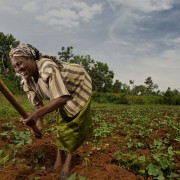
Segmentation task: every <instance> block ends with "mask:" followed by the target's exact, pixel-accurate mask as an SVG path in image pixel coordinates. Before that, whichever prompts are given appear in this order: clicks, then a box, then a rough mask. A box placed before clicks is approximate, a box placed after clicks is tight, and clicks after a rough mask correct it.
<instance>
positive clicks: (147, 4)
mask: <svg viewBox="0 0 180 180" xmlns="http://www.w3.org/2000/svg"><path fill="white" fill-rule="evenodd" d="M108 2H109V3H110V5H111V7H113V8H114V9H115V7H117V6H124V7H128V8H131V9H136V10H141V11H144V12H151V11H162V10H168V9H171V8H172V7H173V3H174V0H158V1H157V0H136V2H134V0H126V1H124V0H108Z"/></svg>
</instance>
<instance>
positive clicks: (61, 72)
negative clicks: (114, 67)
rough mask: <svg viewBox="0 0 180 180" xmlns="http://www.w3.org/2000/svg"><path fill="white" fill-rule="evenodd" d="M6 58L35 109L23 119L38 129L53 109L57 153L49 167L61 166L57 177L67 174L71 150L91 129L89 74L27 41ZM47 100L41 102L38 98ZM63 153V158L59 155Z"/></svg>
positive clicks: (53, 169) (74, 148) (63, 176)
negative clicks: (55, 116) (20, 77)
mask: <svg viewBox="0 0 180 180" xmlns="http://www.w3.org/2000/svg"><path fill="white" fill-rule="evenodd" d="M10 58H11V63H12V66H13V68H14V70H15V72H16V73H18V74H20V75H21V76H22V86H23V90H24V91H25V92H26V93H27V96H28V99H29V101H30V103H31V104H32V105H34V106H35V107H36V109H35V110H34V111H33V112H32V113H31V114H30V115H29V117H28V118H27V119H24V120H23V122H24V123H25V124H26V125H28V126H32V125H35V124H36V126H37V127H38V128H39V129H41V126H42V122H41V121H42V120H43V116H44V115H46V114H48V113H50V112H52V111H54V110H57V111H58V112H59V113H58V117H57V122H56V127H57V138H56V140H57V143H56V144H57V155H56V161H55V163H54V166H53V167H52V168H51V171H55V170H57V169H58V168H59V167H62V168H61V169H62V170H61V173H60V176H61V179H66V178H67V177H68V176H69V172H70V165H71V159H72V152H74V151H75V150H76V149H77V148H78V147H79V146H80V145H81V144H82V143H83V142H84V141H85V140H86V138H87V136H88V135H89V134H90V133H91V132H92V119H91V113H90V98H91V93H92V83H91V78H90V77H89V75H88V74H87V72H86V71H85V69H84V68H83V67H82V66H80V65H78V64H69V63H65V62H60V61H58V60H57V59H56V58H55V57H52V56H47V55H45V56H43V55H42V54H41V53H40V52H39V51H38V50H37V49H36V48H35V47H33V46H32V45H30V44H20V45H19V46H17V47H16V48H13V49H11V51H10ZM46 98H48V99H49V100H50V101H49V103H48V104H47V105H43V102H42V100H43V99H46ZM64 154H66V158H65V160H63V155H64Z"/></svg>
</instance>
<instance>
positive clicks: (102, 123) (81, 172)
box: [0, 96, 180, 180]
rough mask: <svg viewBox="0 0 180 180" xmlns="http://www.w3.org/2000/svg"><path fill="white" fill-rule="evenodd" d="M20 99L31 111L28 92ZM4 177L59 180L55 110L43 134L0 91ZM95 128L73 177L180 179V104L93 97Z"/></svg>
mask: <svg viewBox="0 0 180 180" xmlns="http://www.w3.org/2000/svg"><path fill="white" fill-rule="evenodd" d="M17 98H18V101H20V103H21V104H22V105H23V107H24V108H25V109H26V110H27V111H31V110H32V107H31V106H30V105H28V103H27V102H26V100H25V97H21V99H20V98H19V97H17ZM0 101H1V106H0V179H1V180H13V179H16V180H25V179H28V180H29V179H32V180H41V179H42V180H53V179H54V180H55V179H58V172H54V173H50V174H48V173H47V171H46V169H47V168H48V167H51V166H52V165H53V163H54V160H55V155H56V146H55V131H56V128H55V115H56V114H55V113H52V114H51V116H49V115H47V116H46V117H45V120H44V130H43V134H44V136H43V138H42V139H35V138H34V137H33V136H32V135H31V133H30V131H29V129H28V128H27V127H23V126H22V125H20V124H19V122H18V119H19V115H18V114H17V113H16V111H15V110H14V109H13V108H12V107H11V105H9V104H8V103H7V102H6V100H5V99H4V98H3V97H2V96H0ZM92 117H93V123H94V131H93V134H92V135H91V136H90V138H89V139H88V140H87V141H86V142H85V143H84V144H83V145H82V146H81V147H80V148H79V149H78V150H77V151H76V152H75V153H74V156H73V163H72V167H71V172H72V176H71V179H75V176H76V177H77V179H82V180H83V179H88V180H114V179H119V180H146V179H148V180H151V179H159V180H160V179H162V180H163V179H172V180H177V179H180V107H179V106H162V105H161V106H154V105H153V106H152V105H142V106H140V105H138V106H135V105H115V104H97V103H95V102H92Z"/></svg>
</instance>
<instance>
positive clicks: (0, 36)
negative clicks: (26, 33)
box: [0, 32, 19, 76]
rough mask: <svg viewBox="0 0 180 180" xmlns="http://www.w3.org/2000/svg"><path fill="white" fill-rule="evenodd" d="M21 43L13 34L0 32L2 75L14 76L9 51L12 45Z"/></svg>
mask: <svg viewBox="0 0 180 180" xmlns="http://www.w3.org/2000/svg"><path fill="white" fill-rule="evenodd" d="M18 44H19V41H17V40H16V39H15V38H14V37H13V35H12V34H7V35H4V33H3V32H0V75H1V76H14V74H15V72H14V71H13V69H12V66H11V64H10V59H9V52H10V49H11V48H12V47H15V46H17V45H18Z"/></svg>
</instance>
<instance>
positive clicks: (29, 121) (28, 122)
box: [22, 110, 39, 127]
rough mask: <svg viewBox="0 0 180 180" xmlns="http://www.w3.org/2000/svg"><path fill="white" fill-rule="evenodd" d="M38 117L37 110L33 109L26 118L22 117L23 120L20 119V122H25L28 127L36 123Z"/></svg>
mask: <svg viewBox="0 0 180 180" xmlns="http://www.w3.org/2000/svg"><path fill="white" fill-rule="evenodd" d="M38 118H39V117H38V115H37V112H36V110H35V111H33V112H32V113H29V116H28V118H26V119H23V120H22V123H23V124H26V125H27V126H30V127H31V126H33V125H35V124H36V122H37V120H38Z"/></svg>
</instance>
